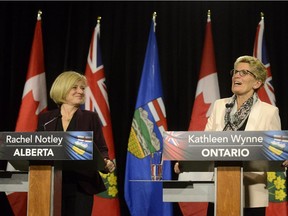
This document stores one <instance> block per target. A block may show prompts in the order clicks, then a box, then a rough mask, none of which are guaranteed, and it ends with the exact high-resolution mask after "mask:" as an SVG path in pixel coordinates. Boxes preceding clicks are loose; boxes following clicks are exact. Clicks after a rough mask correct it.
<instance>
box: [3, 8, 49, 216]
mask: <svg viewBox="0 0 288 216" xmlns="http://www.w3.org/2000/svg"><path fill="white" fill-rule="evenodd" d="M46 110H47V94H46V76H45V71H44V52H43V41H42V27H41V12H40V11H39V12H38V16H37V22H36V27H35V32H34V39H33V43H32V49H31V54H30V62H29V66H28V72H27V77H26V83H25V86H24V91H23V95H22V102H21V106H20V111H19V114H18V119H17V123H16V129H15V131H17V132H26V131H27V132H33V131H35V130H36V128H37V122H38V115H39V113H41V112H43V111H46ZM13 169H14V168H13V167H12V166H11V165H10V164H8V167H7V170H13ZM8 199H9V202H10V205H11V207H12V209H13V212H14V214H15V215H16V216H22V215H23V216H26V213H27V193H26V192H13V193H11V194H9V195H8Z"/></svg>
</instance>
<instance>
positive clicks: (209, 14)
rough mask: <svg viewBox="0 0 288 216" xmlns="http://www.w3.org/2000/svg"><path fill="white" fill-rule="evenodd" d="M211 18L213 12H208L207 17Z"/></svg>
mask: <svg viewBox="0 0 288 216" xmlns="http://www.w3.org/2000/svg"><path fill="white" fill-rule="evenodd" d="M210 16H211V11H210V10H208V12H207V17H208V18H210Z"/></svg>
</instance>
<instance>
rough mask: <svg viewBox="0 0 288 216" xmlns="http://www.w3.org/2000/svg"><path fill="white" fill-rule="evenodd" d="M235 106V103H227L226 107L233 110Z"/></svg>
mask: <svg viewBox="0 0 288 216" xmlns="http://www.w3.org/2000/svg"><path fill="white" fill-rule="evenodd" d="M233 106H234V103H226V104H225V107H226V108H227V109H228V108H232V107H233Z"/></svg>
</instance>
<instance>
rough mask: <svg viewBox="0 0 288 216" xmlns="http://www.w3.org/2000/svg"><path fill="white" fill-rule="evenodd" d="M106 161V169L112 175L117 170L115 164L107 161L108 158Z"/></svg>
mask: <svg viewBox="0 0 288 216" xmlns="http://www.w3.org/2000/svg"><path fill="white" fill-rule="evenodd" d="M104 161H105V163H106V166H105V168H106V169H107V170H108V171H109V172H110V173H112V172H113V171H114V170H115V168H116V166H115V164H114V162H113V161H111V160H110V159H107V158H105V159H104Z"/></svg>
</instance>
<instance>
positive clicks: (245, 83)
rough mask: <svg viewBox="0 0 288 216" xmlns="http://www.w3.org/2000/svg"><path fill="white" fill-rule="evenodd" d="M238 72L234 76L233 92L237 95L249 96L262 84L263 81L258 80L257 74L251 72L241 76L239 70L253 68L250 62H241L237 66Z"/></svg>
mask: <svg viewBox="0 0 288 216" xmlns="http://www.w3.org/2000/svg"><path fill="white" fill-rule="evenodd" d="M235 70H236V72H235V73H234V75H233V76H232V88H231V89H232V92H233V93H234V94H235V95H237V96H247V98H248V97H250V96H252V95H253V93H254V91H255V90H256V89H258V88H259V87H260V86H261V82H260V81H259V80H256V78H255V76H254V75H253V74H251V73H249V72H248V73H246V74H243V75H242V76H241V74H240V73H239V72H238V71H242V70H245V71H250V72H251V68H250V66H249V64H248V63H243V62H240V63H239V64H237V66H236V67H235Z"/></svg>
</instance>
